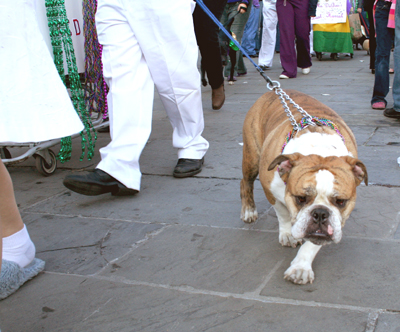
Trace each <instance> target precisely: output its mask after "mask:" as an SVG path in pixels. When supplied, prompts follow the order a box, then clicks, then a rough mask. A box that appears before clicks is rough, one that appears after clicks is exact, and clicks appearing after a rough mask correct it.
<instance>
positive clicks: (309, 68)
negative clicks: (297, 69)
mask: <svg viewBox="0 0 400 332" xmlns="http://www.w3.org/2000/svg"><path fill="white" fill-rule="evenodd" d="M310 70H311V67H308V68H303V69H302V70H301V72H302V73H303V74H304V75H308V74H309V73H310Z"/></svg>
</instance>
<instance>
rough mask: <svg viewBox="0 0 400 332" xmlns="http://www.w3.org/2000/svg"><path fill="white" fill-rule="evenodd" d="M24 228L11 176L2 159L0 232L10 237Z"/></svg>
mask: <svg viewBox="0 0 400 332" xmlns="http://www.w3.org/2000/svg"><path fill="white" fill-rule="evenodd" d="M23 227H24V223H23V222H22V219H21V215H20V214H19V211H18V207H17V203H16V201H15V196H14V189H13V184H12V181H11V177H10V174H9V173H8V171H7V169H6V167H5V166H4V164H3V162H2V161H1V159H0V232H1V235H2V238H3V237H7V236H10V235H12V234H14V233H16V232H18V231H20V230H21V229H22V228H23Z"/></svg>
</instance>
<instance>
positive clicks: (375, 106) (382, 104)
mask: <svg viewBox="0 0 400 332" xmlns="http://www.w3.org/2000/svg"><path fill="white" fill-rule="evenodd" d="M371 107H372V108H373V109H374V110H384V109H385V108H386V104H385V102H383V101H377V102H376V103H373V104H372V105H371Z"/></svg>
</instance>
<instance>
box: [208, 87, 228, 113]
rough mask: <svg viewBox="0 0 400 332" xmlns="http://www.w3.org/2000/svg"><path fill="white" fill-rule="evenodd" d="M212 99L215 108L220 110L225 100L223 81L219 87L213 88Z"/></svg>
mask: <svg viewBox="0 0 400 332" xmlns="http://www.w3.org/2000/svg"><path fill="white" fill-rule="evenodd" d="M211 100H212V108H213V110H219V109H220V108H221V107H222V105H223V104H224V102H225V89H224V84H223V83H222V85H221V86H220V87H219V88H218V89H212V96H211Z"/></svg>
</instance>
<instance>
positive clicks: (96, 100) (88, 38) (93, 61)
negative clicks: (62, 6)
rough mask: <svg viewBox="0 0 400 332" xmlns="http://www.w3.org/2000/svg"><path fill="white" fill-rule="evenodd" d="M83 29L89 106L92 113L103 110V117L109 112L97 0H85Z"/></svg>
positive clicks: (83, 4)
mask: <svg viewBox="0 0 400 332" xmlns="http://www.w3.org/2000/svg"><path fill="white" fill-rule="evenodd" d="M82 6H83V31H84V35H85V89H86V97H87V99H86V101H87V108H88V111H89V113H90V114H91V113H92V112H93V111H97V112H101V113H102V117H103V119H106V118H107V116H108V114H107V112H108V106H107V98H106V96H107V85H106V82H105V80H104V77H103V64H102V62H101V55H102V51H103V48H102V45H100V44H99V41H98V37H97V32H96V26H95V14H96V10H97V1H96V0H83V3H82Z"/></svg>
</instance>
